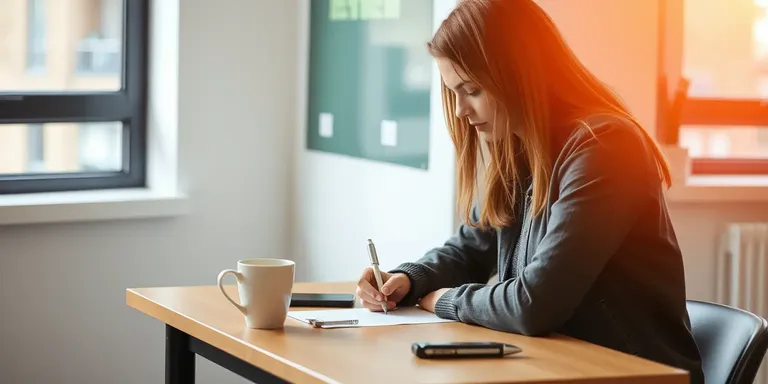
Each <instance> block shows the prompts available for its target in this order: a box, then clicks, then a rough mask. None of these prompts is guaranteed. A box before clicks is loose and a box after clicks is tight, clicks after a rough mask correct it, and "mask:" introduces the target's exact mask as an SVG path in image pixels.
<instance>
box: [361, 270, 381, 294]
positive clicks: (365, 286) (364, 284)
mask: <svg viewBox="0 0 768 384" xmlns="http://www.w3.org/2000/svg"><path fill="white" fill-rule="evenodd" d="M368 272H369V271H368V270H367V269H366V271H365V272H364V273H363V276H361V277H360V280H358V282H357V287H358V288H360V290H361V291H363V292H365V293H367V294H368V295H369V296H370V297H372V298H374V299H378V300H381V299H383V297H382V296H381V293H380V292H379V291H378V290H377V289H376V288H374V287H373V285H371V281H370V278H371V275H372V272H371V273H368Z"/></svg>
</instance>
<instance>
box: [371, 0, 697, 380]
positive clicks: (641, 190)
mask: <svg viewBox="0 0 768 384" xmlns="http://www.w3.org/2000/svg"><path fill="white" fill-rule="evenodd" d="M428 49H429V52H430V53H431V54H432V55H433V57H434V58H435V60H436V62H437V65H438V69H439V71H440V75H441V78H442V82H443V85H442V97H443V106H444V109H445V113H446V120H447V125H448V128H449V130H450V134H451V137H452V140H453V143H454V145H455V149H456V152H457V166H458V183H459V185H458V192H459V194H458V200H459V204H460V208H461V210H462V211H463V213H464V215H465V218H466V220H465V222H466V224H464V225H462V226H461V227H460V228H459V230H458V232H457V233H456V234H455V235H454V236H453V237H451V238H450V239H449V240H448V241H447V242H446V243H445V244H444V245H443V246H442V247H438V248H435V249H433V250H431V251H429V252H428V253H427V254H426V255H425V256H424V257H423V258H421V259H420V260H418V261H417V262H413V263H405V264H402V265H400V266H399V267H398V268H396V269H395V270H392V271H390V272H389V273H385V274H384V276H383V278H384V280H385V283H384V285H383V287H382V288H381V292H379V291H377V289H376V288H375V283H374V282H373V281H375V280H374V279H373V277H372V274H371V271H370V269H366V270H365V271H364V273H363V275H362V277H361V279H360V282H359V286H358V291H357V294H358V296H359V297H360V299H361V301H362V303H363V305H365V306H366V307H368V308H370V309H371V310H374V311H380V310H381V306H380V300H386V303H387V306H388V307H389V308H395V306H409V305H416V304H419V305H420V306H421V307H423V308H424V309H426V310H429V311H433V312H435V313H436V314H437V315H438V316H440V317H443V318H448V319H453V320H458V321H462V322H465V323H468V324H475V325H480V326H484V327H488V328H491V329H495V330H500V331H506V332H515V333H520V334H525V335H545V334H548V333H552V332H557V333H561V334H565V335H570V336H573V337H576V338H580V339H583V340H586V341H589V342H592V343H595V344H600V345H603V346H606V347H609V348H613V349H616V350H619V351H624V352H627V353H631V354H636V355H639V356H642V357H645V358H648V359H651V360H655V361H658V362H661V363H664V364H668V365H671V366H676V367H680V368H683V369H686V370H688V371H689V372H690V373H691V379H692V380H691V382H693V383H700V382H702V381H703V378H702V372H701V363H700V356H699V351H698V349H697V347H696V344H695V343H694V340H693V337H692V335H691V332H690V325H689V318H688V314H687V312H686V304H685V300H686V296H685V281H684V274H683V263H682V256H681V253H680V249H679V248H678V244H677V240H676V238H675V233H674V230H673V228H672V224H671V222H670V219H669V216H668V213H667V210H666V204H665V201H664V195H663V190H662V184H663V183H666V184H667V185H669V171H668V169H667V165H666V162H665V160H664V157H663V155H662V154H661V152H660V150H659V148H658V147H657V146H656V145H655V143H654V141H653V140H652V139H651V138H650V137H649V136H648V135H647V134H646V133H645V131H644V130H643V129H642V128H641V127H640V125H639V124H638V122H637V121H636V120H635V118H633V117H632V115H631V114H630V113H629V112H628V111H627V108H626V107H624V106H623V105H622V103H621V102H620V100H619V99H618V97H617V96H615V95H614V94H613V93H611V92H610V91H609V90H608V88H607V87H606V86H605V85H604V84H603V83H601V82H600V81H599V80H598V79H597V78H595V76H594V75H593V74H591V73H590V72H589V71H588V70H587V69H586V68H585V67H584V66H583V65H582V64H581V63H580V62H579V61H578V59H577V58H576V57H575V56H574V54H573V53H572V52H571V51H570V49H569V48H568V47H567V46H566V44H565V42H564V40H563V39H562V37H561V36H560V34H559V32H558V31H557V29H556V27H555V26H554V24H553V23H552V21H551V20H550V19H549V17H548V16H547V15H546V14H545V13H544V11H543V10H542V9H540V8H539V7H538V6H537V5H536V4H535V2H534V1H532V0H464V1H462V2H460V3H459V4H458V5H457V7H456V9H455V10H454V11H453V12H452V13H451V14H450V15H449V16H448V17H447V19H446V20H445V21H444V22H443V23H442V25H441V26H440V28H439V29H438V31H437V33H436V34H435V36H434V38H433V40H432V41H431V42H430V43H429V44H428ZM481 145H482V146H484V149H485V152H486V153H487V161H485V163H484V171H485V175H484V177H482V180H479V179H480V177H478V172H477V169H478V167H477V164H478V160H479V159H481V158H482V157H485V156H482V157H480V156H481V153H482V152H483V151H481ZM478 182H483V183H484V187H485V188H484V189H485V192H484V194H483V195H482V196H481V197H480V198H478V199H477V200H476V197H477V196H476V195H477V190H478V188H477V183H478ZM478 200H479V201H480V203H479V204H477V205H474V204H473V202H474V201H478ZM497 273H498V281H499V282H498V283H489V279H490V278H491V277H492V276H493V275H495V274H497Z"/></svg>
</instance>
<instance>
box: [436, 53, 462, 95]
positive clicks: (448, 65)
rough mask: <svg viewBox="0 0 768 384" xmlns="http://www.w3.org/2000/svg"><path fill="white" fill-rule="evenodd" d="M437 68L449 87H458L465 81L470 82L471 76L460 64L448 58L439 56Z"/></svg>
mask: <svg viewBox="0 0 768 384" xmlns="http://www.w3.org/2000/svg"><path fill="white" fill-rule="evenodd" d="M435 61H436V62H437V69H438V70H439V71H440V77H442V79H443V83H445V85H446V86H447V87H448V88H451V89H456V88H458V87H460V86H461V85H462V84H463V83H465V82H467V83H468V82H470V80H469V76H467V74H466V72H464V71H463V70H462V69H461V68H459V66H457V65H455V64H454V63H453V62H452V61H450V60H448V59H446V58H442V57H441V58H437V59H436V60H435Z"/></svg>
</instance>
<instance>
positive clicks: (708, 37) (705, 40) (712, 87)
mask: <svg viewBox="0 0 768 384" xmlns="http://www.w3.org/2000/svg"><path fill="white" fill-rule="evenodd" d="M684 2H685V21H684V41H683V47H684V52H683V74H684V76H685V77H687V78H689V79H691V88H690V94H691V96H694V97H715V98H749V99H762V98H768V1H765V0H684Z"/></svg>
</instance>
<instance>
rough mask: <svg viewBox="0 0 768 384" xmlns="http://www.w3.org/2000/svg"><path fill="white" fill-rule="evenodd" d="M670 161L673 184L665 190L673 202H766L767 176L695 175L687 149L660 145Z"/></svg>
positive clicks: (668, 199)
mask: <svg viewBox="0 0 768 384" xmlns="http://www.w3.org/2000/svg"><path fill="white" fill-rule="evenodd" d="M662 150H663V151H664V153H665V155H666V156H667V160H669V166H670V172H671V174H672V187H671V188H669V190H667V191H666V198H667V201H669V202H672V203H768V175H765V176H764V175H755V176H727V175H723V176H697V175H692V174H691V173H690V170H691V158H690V156H689V155H688V150H686V149H684V148H680V147H678V146H669V145H663V146H662Z"/></svg>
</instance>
